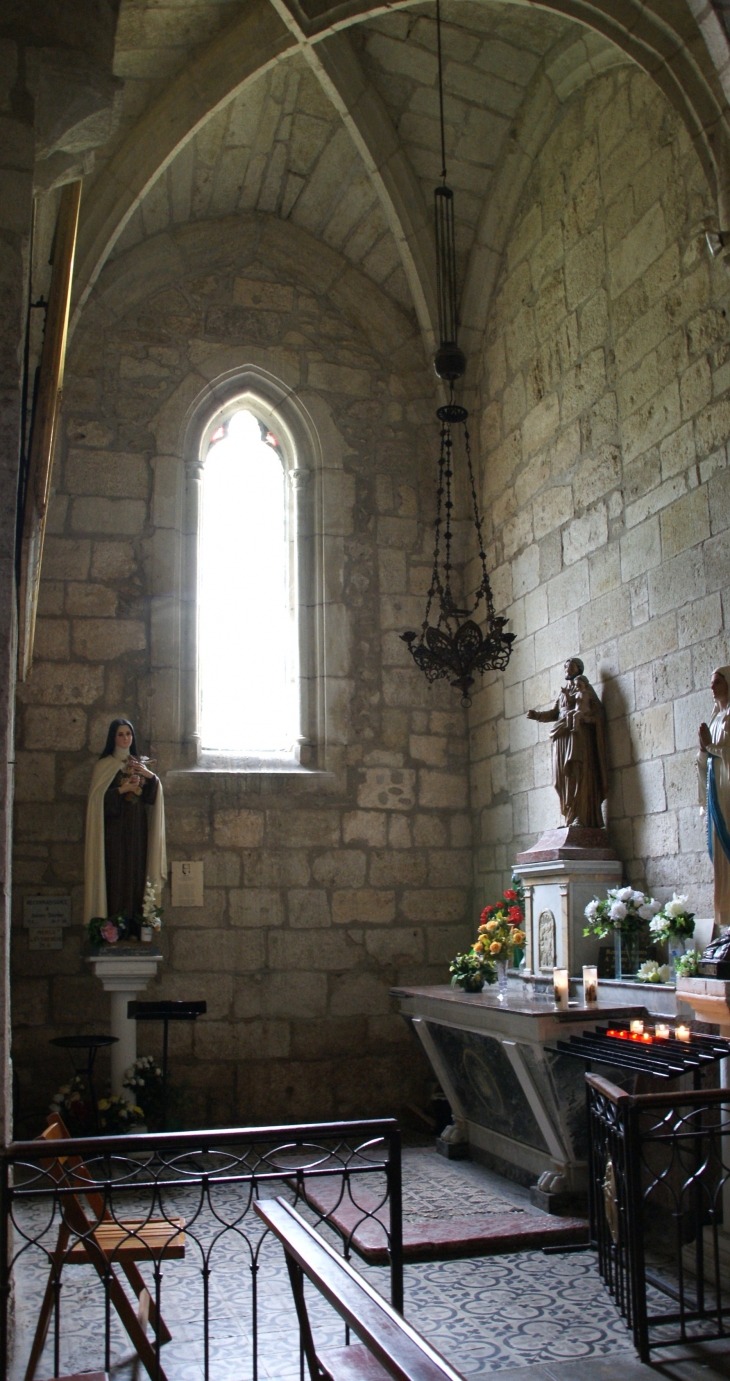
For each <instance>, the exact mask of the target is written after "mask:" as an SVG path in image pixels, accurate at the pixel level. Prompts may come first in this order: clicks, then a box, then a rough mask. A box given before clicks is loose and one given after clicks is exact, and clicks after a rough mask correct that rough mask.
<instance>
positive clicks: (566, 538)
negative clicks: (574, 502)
mask: <svg viewBox="0 0 730 1381" xmlns="http://www.w3.org/2000/svg"><path fill="white" fill-rule="evenodd" d="M607 540H608V515H607V512H606V508H605V505H604V504H599V505H598V506H597V507H596V508H593V509H589V510H588V512H587V513H584V514H583V515H582V517H580V518H575V519H574V521H573V522H572V523H570V524H569V525H568V527H567V528H566V529H565V532H564V533H563V560H564V561H565V564H566V566H572V565H573V564H574V563H575V562H576V561H580V560H581V558H582V557H584V556H587V555H588V553H589V552H592V551H595V550H596V548H597V547H602V546H603V545H604V544H605V542H606V541H607Z"/></svg>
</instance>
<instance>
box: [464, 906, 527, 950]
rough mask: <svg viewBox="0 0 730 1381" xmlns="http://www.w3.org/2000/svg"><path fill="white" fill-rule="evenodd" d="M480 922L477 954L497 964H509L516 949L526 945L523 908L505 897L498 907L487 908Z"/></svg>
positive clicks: (476, 947)
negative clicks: (522, 926)
mask: <svg viewBox="0 0 730 1381" xmlns="http://www.w3.org/2000/svg"><path fill="white" fill-rule="evenodd" d="M480 920H481V924H480V926H479V938H478V940H477V942H476V944H475V946H474V949H475V951H476V953H477V954H484V955H486V957H487V958H488V959H491V960H492V961H493V962H494V963H495V964H499V963H507V964H509V963H510V962H511V960H512V955H513V953H514V951H515V949H516V948H517V947H518V946H519V947H521V946H522V945H524V943H525V932H524V930H522V929H521V928H520V923H521V921H522V910H521V908H520V907H519V905H517V903H516V901H515V902H514V903H513V902H512V900H511V898H509V897H505V898H503V900H502V901H501V902H497V904H496V906H485V908H484V910H483V911H482V914H481V918H480Z"/></svg>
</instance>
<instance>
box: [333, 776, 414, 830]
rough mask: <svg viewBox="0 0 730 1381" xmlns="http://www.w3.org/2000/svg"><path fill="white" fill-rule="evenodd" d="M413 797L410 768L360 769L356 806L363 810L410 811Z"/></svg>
mask: <svg viewBox="0 0 730 1381" xmlns="http://www.w3.org/2000/svg"><path fill="white" fill-rule="evenodd" d="M415 795H416V774H415V772H414V771H413V769H411V768H402V769H401V768H385V767H367V768H363V769H362V772H361V781H360V785H359V786H358V789H357V804H358V806H360V808H361V809H363V810H368V809H376V810H410V809H411V807H412V806H413V805H415ZM313 842H314V841H313Z"/></svg>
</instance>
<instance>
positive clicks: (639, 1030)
mask: <svg viewBox="0 0 730 1381" xmlns="http://www.w3.org/2000/svg"><path fill="white" fill-rule="evenodd" d="M630 1030H631V1034H632V1036H643V1034H644V1023H643V1021H632V1023H631V1027H630Z"/></svg>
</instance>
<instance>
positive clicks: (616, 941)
mask: <svg viewBox="0 0 730 1381" xmlns="http://www.w3.org/2000/svg"><path fill="white" fill-rule="evenodd" d="M613 946H614V955H615V960H616V968H615V974H616V978H623V979H627V978H635V977H636V971H637V969H638V967H639V937H638V935H636V934H634V935H632V934H627V933H624V932H622V931H620V930H614V932H613Z"/></svg>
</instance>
